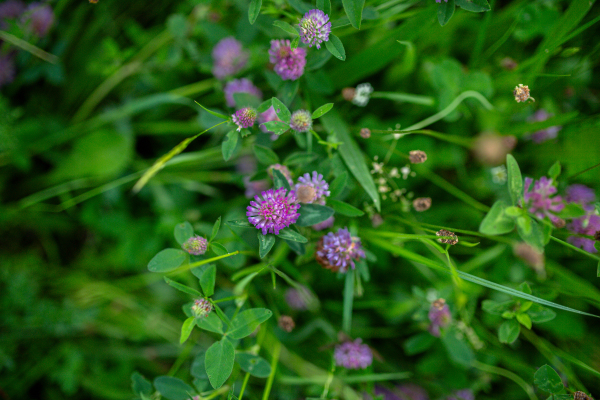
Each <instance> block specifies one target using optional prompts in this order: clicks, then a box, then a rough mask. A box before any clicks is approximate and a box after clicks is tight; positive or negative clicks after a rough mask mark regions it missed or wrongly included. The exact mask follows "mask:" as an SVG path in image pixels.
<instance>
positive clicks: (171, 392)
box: [154, 376, 196, 400]
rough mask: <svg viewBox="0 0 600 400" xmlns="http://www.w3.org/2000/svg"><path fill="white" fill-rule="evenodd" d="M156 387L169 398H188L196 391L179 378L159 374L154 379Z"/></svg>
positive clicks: (181, 399)
mask: <svg viewBox="0 0 600 400" xmlns="http://www.w3.org/2000/svg"><path fill="white" fill-rule="evenodd" d="M154 387H155V388H156V390H158V391H159V392H160V394H161V396H162V397H164V398H166V399H168V400H188V399H189V398H190V397H192V396H193V395H194V394H195V393H196V391H195V390H194V388H192V387H191V386H190V385H188V384H187V383H185V382H184V381H182V380H181V379H179V378H173V377H172V376H159V377H157V378H156V379H154Z"/></svg>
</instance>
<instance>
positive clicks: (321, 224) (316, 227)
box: [312, 216, 335, 231]
mask: <svg viewBox="0 0 600 400" xmlns="http://www.w3.org/2000/svg"><path fill="white" fill-rule="evenodd" d="M334 221H335V218H334V217H333V216H331V217H329V218H327V219H326V220H325V221H323V222H319V223H318V224H314V225H313V226H312V228H313V229H314V230H315V231H322V230H323V229H327V228H331V227H332V226H333V222H334Z"/></svg>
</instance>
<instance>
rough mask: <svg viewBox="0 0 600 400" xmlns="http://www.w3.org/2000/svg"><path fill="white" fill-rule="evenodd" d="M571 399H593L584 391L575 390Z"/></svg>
mask: <svg viewBox="0 0 600 400" xmlns="http://www.w3.org/2000/svg"><path fill="white" fill-rule="evenodd" d="M573 400H594V399H593V398H592V397H590V396H588V395H587V394H585V393H584V392H575V393H573Z"/></svg>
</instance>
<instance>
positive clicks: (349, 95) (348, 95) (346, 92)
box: [342, 87, 356, 101]
mask: <svg viewBox="0 0 600 400" xmlns="http://www.w3.org/2000/svg"><path fill="white" fill-rule="evenodd" d="M355 94H356V89H354V88H353V87H347V88H343V89H342V97H343V98H344V100H346V101H352V99H353V98H354V95H355Z"/></svg>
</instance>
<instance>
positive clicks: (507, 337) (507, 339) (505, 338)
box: [498, 319, 520, 344]
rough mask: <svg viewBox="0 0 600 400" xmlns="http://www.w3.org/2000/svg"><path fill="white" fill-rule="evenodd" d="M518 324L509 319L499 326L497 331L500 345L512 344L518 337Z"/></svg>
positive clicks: (514, 320)
mask: <svg viewBox="0 0 600 400" xmlns="http://www.w3.org/2000/svg"><path fill="white" fill-rule="evenodd" d="M519 332H520V328H519V323H518V322H517V320H516V319H509V320H508V321H504V323H502V325H500V329H499V330H498V339H500V342H501V343H508V344H510V343H513V342H514V341H515V340H517V338H518V337H519Z"/></svg>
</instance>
